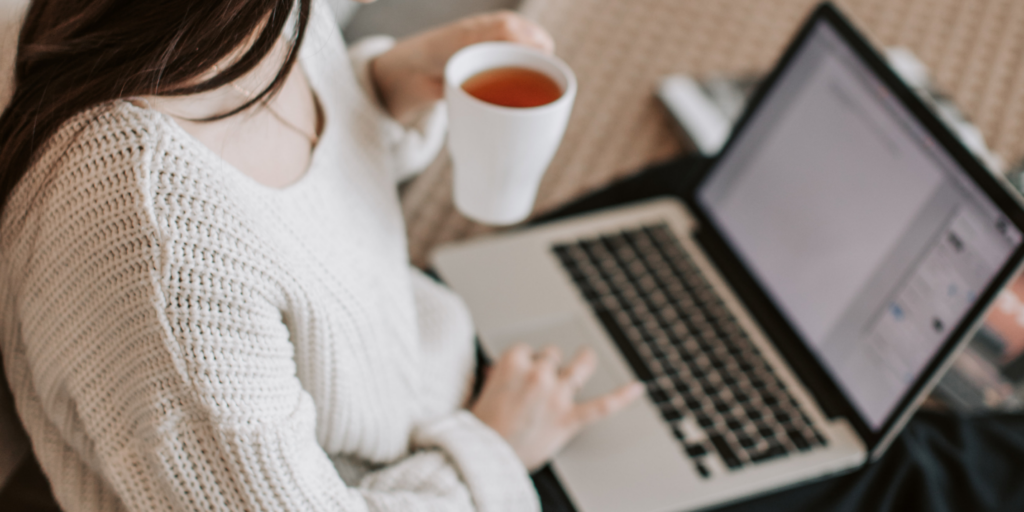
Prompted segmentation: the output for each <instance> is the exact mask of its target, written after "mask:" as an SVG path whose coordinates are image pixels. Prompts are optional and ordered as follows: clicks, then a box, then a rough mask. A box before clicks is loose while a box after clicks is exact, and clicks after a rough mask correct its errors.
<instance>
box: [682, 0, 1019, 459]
mask: <svg viewBox="0 0 1024 512" xmlns="http://www.w3.org/2000/svg"><path fill="white" fill-rule="evenodd" d="M694 202H695V204H694V205H692V206H695V208H696V209H697V210H698V213H699V215H700V216H701V217H702V220H703V221H704V222H705V225H706V226H708V229H710V230H711V231H712V232H713V235H714V238H715V239H717V240H719V241H720V242H721V244H722V246H723V247H725V248H726V249H727V252H728V253H729V257H730V258H731V259H732V260H734V261H735V262H737V263H738V265H737V266H738V267H739V268H740V270H741V272H742V273H744V274H745V276H744V277H745V278H746V279H748V280H749V281H751V282H752V283H754V285H755V287H756V289H757V292H758V293H757V298H759V299H761V300H762V302H764V303H766V304H770V305H771V307H770V308H768V309H769V310H770V311H771V313H770V314H771V315H774V316H775V317H776V318H775V319H774V320H780V319H781V322H779V321H775V322H772V321H769V322H768V323H769V324H781V325H784V327H785V330H786V333H785V334H786V335H784V336H783V338H786V339H791V340H798V344H799V345H800V350H799V354H801V355H804V356H808V357H809V359H810V360H812V361H813V362H814V363H815V365H816V366H817V369H816V372H817V373H818V374H819V375H820V374H823V375H824V376H825V378H826V380H827V381H828V382H829V384H830V385H831V387H832V389H834V390H836V391H838V396H839V397H841V399H842V400H843V401H844V402H845V404H844V406H843V407H842V409H843V410H844V412H846V413H847V414H846V415H849V416H852V418H851V419H852V420H853V421H854V423H855V426H856V427H857V428H858V430H859V431H860V432H861V434H862V435H863V436H864V437H865V439H866V440H867V441H868V443H869V445H871V444H873V443H875V442H877V441H878V440H880V439H881V438H882V437H883V435H884V433H885V431H886V430H887V429H889V428H891V427H892V426H894V425H895V424H896V423H897V420H898V419H899V417H900V413H901V412H902V411H904V410H905V409H906V408H907V407H908V406H909V405H910V404H911V402H912V398H913V397H914V396H915V395H916V394H918V393H919V392H920V391H921V390H922V389H924V388H925V387H926V384H927V382H928V381H929V380H930V378H931V377H932V376H934V375H935V373H936V371H937V369H938V368H939V366H940V365H941V363H942V362H943V361H944V360H945V359H947V358H948V356H949V355H950V354H951V353H952V352H953V351H954V349H955V347H956V346H957V345H958V342H960V341H961V340H962V339H963V338H964V337H965V334H966V333H967V332H968V330H969V328H970V327H971V325H972V324H973V323H975V321H976V320H977V319H978V318H979V317H980V315H981V313H982V311H983V308H984V306H985V305H986V304H987V303H988V302H989V301H990V300H991V298H992V297H993V296H994V294H995V292H996V291H997V290H998V288H999V287H1000V285H1001V284H1002V283H1004V282H1005V281H1006V280H1007V279H1008V277H1009V276H1010V275H1011V274H1012V273H1013V271H1014V270H1015V269H1016V268H1017V266H1018V265H1019V262H1020V261H1021V258H1022V252H1024V251H1022V243H1021V242H1022V239H1024V236H1022V233H1024V216H1022V212H1021V208H1020V206H1019V205H1018V204H1017V202H1015V201H1014V200H1013V199H1012V198H1011V197H1010V196H1009V195H1008V194H1007V192H1006V191H1005V189H1003V188H1002V187H1001V186H1000V185H999V184H998V183H997V182H996V181H995V180H994V179H993V177H992V176H990V175H988V174H987V173H986V172H985V171H984V170H983V169H982V168H981V166H980V165H979V164H978V163H977V161H976V160H975V159H974V158H972V157H971V156H970V155H969V154H968V153H967V151H965V150H964V148H963V147H962V145H961V144H960V143H959V142H957V141H956V140H955V139H954V138H953V137H952V136H951V135H950V134H949V133H948V131H947V130H946V129H945V128H944V127H943V126H942V125H941V124H940V123H939V122H938V121H937V120H936V119H935V118H934V116H932V115H931V114H930V113H929V112H928V111H927V110H926V109H925V108H924V107H923V106H922V105H921V103H920V102H919V101H918V100H917V99H916V98H915V97H914V96H913V95H912V94H911V93H910V92H909V90H907V88H906V87H905V86H903V85H902V83H901V82H899V80H898V79H897V78H896V77H895V76H894V75H893V74H892V73H891V72H890V71H889V69H888V68H887V67H886V66H885V65H884V63H883V62H882V60H881V59H880V58H879V57H878V56H877V54H876V53H875V52H873V51H872V50H871V49H870V47H869V46H868V44H867V43H866V42H865V41H864V40H863V38H861V37H860V36H859V35H858V34H857V33H856V32H855V31H854V30H853V29H852V28H851V27H850V25H849V24H848V23H847V22H846V21H845V20H844V19H843V18H842V16H841V15H839V13H838V12H837V11H836V10H835V9H834V8H832V7H831V6H830V5H827V4H826V5H823V6H822V7H820V8H819V9H818V10H817V11H816V12H815V14H814V15H813V16H812V17H811V19H810V21H808V23H807V25H806V26H805V27H804V29H803V31H802V32H801V34H800V36H798V38H797V41H796V42H795V43H794V44H793V45H792V46H791V48H790V49H789V50H788V51H787V53H786V55H785V56H784V57H783V59H782V62H781V63H780V64H779V66H778V67H777V69H776V70H775V71H774V72H773V74H772V75H771V76H770V77H769V79H768V80H767V81H766V83H765V84H764V85H763V86H762V88H761V90H760V91H759V93H758V94H757V95H756V97H755V100H754V101H753V102H752V104H751V106H750V107H749V108H748V110H747V112H746V114H745V116H744V118H743V119H742V120H741V122H740V124H739V125H738V126H737V129H736V130H735V131H734V133H733V135H732V138H731V139H730V141H729V143H728V144H727V145H726V147H725V148H724V149H723V151H722V153H721V155H720V157H719V158H718V159H717V160H716V161H715V162H714V163H713V164H712V165H711V166H710V168H709V170H708V172H707V173H706V174H705V175H704V176H703V178H702V179H701V181H700V182H699V184H698V186H697V188H696V190H695V196H694V197H692V198H691V203H694ZM772 337H773V339H777V338H778V336H776V335H775V333H772ZM787 355H789V354H787Z"/></svg>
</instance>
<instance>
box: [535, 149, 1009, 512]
mask: <svg viewBox="0 0 1024 512" xmlns="http://www.w3.org/2000/svg"><path fill="white" fill-rule="evenodd" d="M705 163H706V160H704V159H702V158H700V157H698V156H692V155H690V156H685V157H683V158H681V159H679V160H675V161H672V162H667V163H664V164H661V165H657V166H654V167H651V168H650V169H647V170H646V171H643V172H641V173H640V174H638V175H636V176H634V177H631V178H628V179H626V180H623V181H620V182H618V183H615V184H613V185H612V186H610V187H608V188H606V189H603V190H600V191H597V192H595V193H593V194H591V195H589V196H586V197H584V198H582V199H580V200H579V201H576V202H574V203H572V204H570V205H568V206H566V207H564V208H562V209H560V210H558V211H556V212H554V213H552V214H550V215H547V216H545V217H544V218H542V219H540V220H538V221H537V222H545V221H548V220H553V219H557V218H562V217H565V216H567V215H574V214H578V213H583V212H586V211H589V210H593V209H597V208H604V207H609V206H615V205H619V204H622V203H627V202H631V201H637V200H641V199H645V198H649V197H653V196H658V195H680V194H681V193H682V188H683V186H682V183H683V181H684V180H685V179H686V178H687V177H688V176H691V175H693V173H694V172H696V169H698V168H699V167H700V166H702V165H704V164H705ZM533 480H534V484H535V485H536V487H537V491H538V493H539V494H540V496H541V504H542V506H543V510H544V512H573V511H574V508H573V506H572V503H571V501H570V500H569V498H568V497H567V496H566V494H565V492H564V490H563V489H562V487H561V485H559V483H558V479H557V477H556V476H555V475H554V473H553V472H552V471H551V469H550V468H547V467H546V468H544V469H542V470H540V471H538V472H536V473H535V474H534V475H533ZM716 510H717V511H718V512H755V511H757V512H760V511H775V510H783V511H787V512H802V511H807V512H812V511H813V512H832V511H834V512H853V511H858V512H860V511H863V512H868V511H870V512H889V511H892V512H897V511H898V512H914V511H929V512H945V511H1011V510H1020V511H1024V415H1019V414H1018V415H1012V414H988V415H982V416H974V417H960V416H956V415H952V414H943V413H936V412H924V411H922V412H920V413H918V414H917V415H916V416H915V417H914V419H913V420H912V421H911V422H910V424H909V425H908V426H907V428H906V429H905V430H904V431H903V432H902V433H901V435H900V437H899V438H898V439H897V441H896V442H895V443H894V444H893V446H892V447H891V448H890V449H889V451H888V452H886V454H885V456H884V457H882V460H880V461H878V462H876V463H874V464H870V465H867V466H865V467H863V468H860V469H859V470H857V471H854V472H852V473H847V474H845V475H841V476H837V477H833V478H828V479H825V480H820V481H817V482H812V483H809V484H805V485H802V486H799V487H794V488H791V489H787V490H783V491H780V492H777V493H773V494H770V495H767V496H762V497H759V498H755V499H752V500H747V501H744V502H741V503H734V504H731V505H727V506H724V507H720V508H718V509H716Z"/></svg>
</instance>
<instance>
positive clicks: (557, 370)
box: [470, 345, 644, 472]
mask: <svg viewBox="0 0 1024 512" xmlns="http://www.w3.org/2000/svg"><path fill="white" fill-rule="evenodd" d="M561 357H562V356H561V353H560V351H559V350H558V349H557V348H555V347H547V348H545V349H543V350H541V351H539V352H534V351H533V349H531V348H530V347H528V346H526V345H516V346H514V347H512V348H510V349H509V350H508V351H507V352H505V354H503V355H502V356H501V359H499V360H498V362H497V363H495V364H494V366H492V367H491V368H490V369H489V371H488V373H487V378H486V380H485V381H484V386H483V389H482V390H481V392H480V396H479V398H477V401H476V403H474V404H473V406H472V407H471V408H470V411H471V412H472V413H473V414H474V415H476V417H477V418H479V419H480V420H481V421H483V422H484V423H486V424H487V425H488V426H490V427H491V428H493V429H494V430H495V431H496V432H497V433H498V434H500V435H501V436H502V437H503V438H504V439H505V440H506V441H507V442H508V443H509V445H510V446H512V449H513V450H514V451H515V452H516V455H518V456H519V460H521V461H522V462H523V465H525V466H526V468H527V469H528V470H530V471H531V472H532V471H534V470H536V469H539V468H540V467H542V466H543V465H544V464H545V463H546V462H547V461H548V460H550V459H551V457H553V456H554V455H555V454H556V453H558V451H559V450H561V449H562V447H563V446H565V444H566V443H567V442H569V440H570V439H572V438H573V436H575V435H576V434H577V433H578V432H579V431H580V430H581V429H582V428H583V427H585V426H586V425H588V424H590V423H593V422H595V421H597V420H599V419H601V418H604V417H606V416H608V415H610V414H613V413H615V412H618V411H619V410H621V409H622V408H623V407H625V406H627V405H629V404H630V403H631V402H632V401H633V400H636V399H637V397H639V396H640V395H641V394H643V392H644V386H643V385H642V384H640V383H639V382H633V383H631V384H628V385H626V386H623V387H622V388H619V389H618V390H615V391H613V392H611V393H609V394H607V395H604V396H601V397H598V398H595V399H593V400H590V401H587V402H583V403H576V400H575V396H576V392H577V391H579V389H580V388H581V387H583V384H584V383H586V382H587V380H588V379H590V376H591V375H593V373H594V370H595V369H596V368H597V357H596V356H595V355H594V352H593V350H591V349H584V350H581V351H580V352H579V353H577V354H576V356H575V357H574V358H573V359H572V361H571V362H569V364H567V365H565V366H564V367H561V366H560V365H561Z"/></svg>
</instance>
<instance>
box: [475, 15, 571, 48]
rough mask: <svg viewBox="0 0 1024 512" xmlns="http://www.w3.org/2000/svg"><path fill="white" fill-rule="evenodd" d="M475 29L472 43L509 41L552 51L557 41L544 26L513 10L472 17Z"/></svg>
mask: <svg viewBox="0 0 1024 512" xmlns="http://www.w3.org/2000/svg"><path fill="white" fill-rule="evenodd" d="M470 22H471V24H472V25H473V26H474V28H475V30H474V31H473V35H472V36H471V39H472V41H471V43H470V44H472V43H478V42H482V41H509V42H513V43H519V44H523V45H526V46H532V47H534V48H537V49H538V50H541V51H544V52H548V53H551V52H553V51H554V50H555V41H554V39H552V38H551V34H549V33H548V31H547V30H544V27H541V26H540V25H539V24H537V23H536V22H535V21H533V20H530V19H529V18H526V17H524V16H522V15H520V14H517V13H515V12H512V11H498V12H494V13H488V14H483V15H480V16H477V17H475V18H471V19H470Z"/></svg>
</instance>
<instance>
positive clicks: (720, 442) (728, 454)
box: [710, 434, 743, 469]
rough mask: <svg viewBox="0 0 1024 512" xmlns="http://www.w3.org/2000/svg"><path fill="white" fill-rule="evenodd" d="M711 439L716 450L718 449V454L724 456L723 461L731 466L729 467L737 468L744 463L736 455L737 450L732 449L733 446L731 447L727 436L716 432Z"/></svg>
mask: <svg viewBox="0 0 1024 512" xmlns="http://www.w3.org/2000/svg"><path fill="white" fill-rule="evenodd" d="M710 439H711V444H713V445H715V450H718V454H719V455H721V456H722V461H723V462H725V465H726V466H729V469H735V468H738V467H740V466H742V465H743V463H742V462H740V459H739V457H737V456H736V452H734V451H732V448H730V447H729V443H727V442H726V441H725V438H723V437H722V436H720V435H717V434H716V435H712V436H710Z"/></svg>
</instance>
